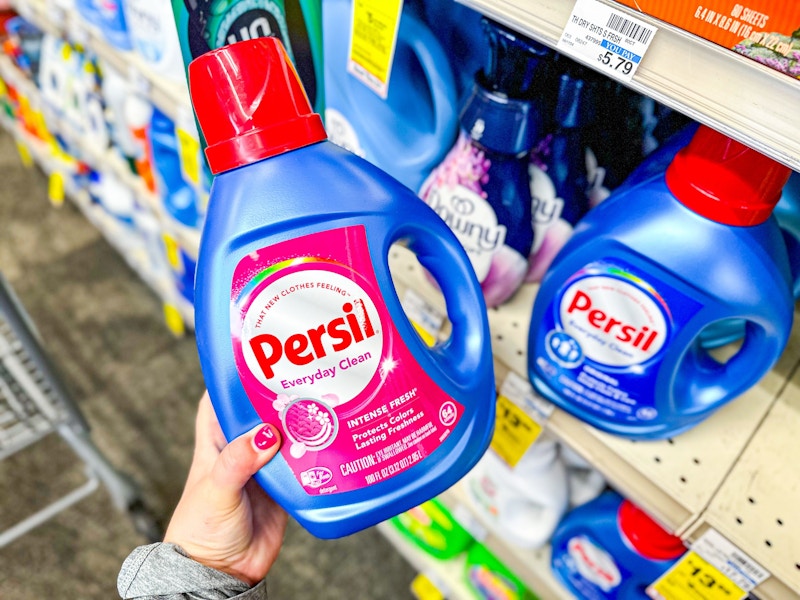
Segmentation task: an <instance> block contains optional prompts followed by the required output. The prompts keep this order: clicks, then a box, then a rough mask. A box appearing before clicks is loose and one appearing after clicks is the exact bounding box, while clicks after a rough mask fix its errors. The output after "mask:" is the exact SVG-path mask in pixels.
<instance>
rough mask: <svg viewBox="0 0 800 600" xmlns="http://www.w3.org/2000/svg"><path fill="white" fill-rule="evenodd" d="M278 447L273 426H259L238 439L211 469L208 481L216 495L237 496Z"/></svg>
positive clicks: (226, 449) (278, 435)
mask: <svg viewBox="0 0 800 600" xmlns="http://www.w3.org/2000/svg"><path fill="white" fill-rule="evenodd" d="M280 446H281V436H280V434H279V433H278V431H277V429H275V427H274V426H272V425H269V424H262V425H258V426H257V427H254V428H253V429H251V430H250V431H248V432H247V433H245V434H244V435H241V436H239V437H238V438H236V439H235V440H233V441H232V442H231V443H230V444H228V445H227V446H225V447H224V448H223V449H222V452H220V454H219V457H218V458H217V460H216V462H215V463H214V466H213V467H212V469H211V481H212V482H213V483H214V485H215V486H216V487H217V488H218V489H219V491H220V492H223V493H230V494H236V495H237V496H238V494H239V493H240V492H241V490H242V488H243V487H244V486H245V484H246V483H247V482H248V481H249V480H250V478H251V477H252V476H253V475H255V474H256V472H257V471H258V470H259V469H260V468H261V467H263V466H264V465H266V464H267V463H268V462H269V461H270V460H271V459H272V458H273V457H274V456H275V455H276V454H277V453H278V449H279V448H280Z"/></svg>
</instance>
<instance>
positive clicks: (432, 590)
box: [411, 573, 445, 600]
mask: <svg viewBox="0 0 800 600" xmlns="http://www.w3.org/2000/svg"><path fill="white" fill-rule="evenodd" d="M411 593H412V594H414V597H415V598H417V599H418V600H445V596H444V594H442V592H441V591H439V588H437V587H436V584H434V583H433V582H432V581H431V580H430V578H428V576H427V575H424V574H423V573H420V574H419V575H417V576H416V577H414V579H413V581H412V582H411Z"/></svg>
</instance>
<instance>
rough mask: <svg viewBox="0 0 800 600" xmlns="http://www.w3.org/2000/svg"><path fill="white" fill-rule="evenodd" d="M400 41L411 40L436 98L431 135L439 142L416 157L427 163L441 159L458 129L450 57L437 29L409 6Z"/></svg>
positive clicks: (402, 17) (454, 85)
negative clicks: (410, 10)
mask: <svg viewBox="0 0 800 600" xmlns="http://www.w3.org/2000/svg"><path fill="white" fill-rule="evenodd" d="M398 43H404V44H407V45H408V47H409V48H411V50H412V51H413V53H414V55H415V56H416V57H417V60H418V61H419V64H420V66H421V67H422V72H423V73H424V74H425V80H426V81H427V83H428V89H429V90H430V92H431V100H432V102H433V118H434V120H433V123H434V126H433V131H432V132H431V133H430V136H431V139H432V140H434V142H435V143H433V144H430V145H429V146H428V147H427V151H426V152H423V153H422V154H421V155H418V156H417V157H416V158H417V160H418V161H420V162H424V163H431V162H438V161H439V160H440V159H441V158H443V157H444V154H445V153H446V152H447V151H448V150H449V149H450V146H451V144H450V143H442V141H443V140H447V141H448V142H449V141H450V140H453V139H455V136H456V131H457V129H458V119H457V114H456V108H455V107H456V104H457V102H458V99H457V98H456V82H455V78H454V76H453V70H452V68H451V67H450V61H449V59H448V58H447V55H446V54H445V52H444V50H443V49H442V46H441V44H440V43H439V40H438V39H437V38H436V36H435V35H434V34H433V32H431V30H430V29H429V28H428V27H427V26H426V25H425V24H423V23H422V22H421V21H420V20H419V19H418V18H417V17H415V16H413V15H412V14H410V12H409V11H407V10H406V11H403V13H402V15H401V17H400V29H399V31H398ZM389 85H391V82H390V84H389Z"/></svg>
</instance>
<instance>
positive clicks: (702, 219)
mask: <svg viewBox="0 0 800 600" xmlns="http://www.w3.org/2000/svg"><path fill="white" fill-rule="evenodd" d="M789 173H790V171H789V169H788V168H786V167H784V166H782V165H780V164H778V163H776V162H775V161H773V160H771V159H769V158H767V157H765V156H763V155H761V154H759V153H758V152H755V151H754V150H751V149H750V148H747V147H746V146H743V145H742V144H740V143H738V142H736V141H733V140H731V139H729V138H727V137H726V136H724V135H722V134H720V133H717V132H715V131H714V130H712V129H709V128H707V127H703V126H701V127H699V128H698V130H697V132H696V133H695V134H694V136H693V137H692V139H691V141H690V142H689V144H688V145H687V146H686V147H685V148H683V149H682V150H681V151H680V152H678V153H677V154H676V155H675V158H674V159H673V160H672V162H671V163H669V166H668V167H667V168H666V171H661V172H660V173H659V172H656V173H655V174H653V175H652V176H650V177H649V178H645V179H643V180H641V181H640V182H639V183H637V184H636V185H632V186H625V189H624V190H623V191H621V193H616V194H613V195H612V196H611V197H610V198H609V199H608V200H606V201H605V202H604V203H602V204H601V205H600V206H598V207H597V208H595V209H594V210H592V211H591V212H590V213H589V214H587V215H586V217H584V218H583V219H582V220H581V221H580V222H579V223H578V226H577V227H576V229H575V233H574V235H573V237H572V238H571V239H570V241H569V242H568V243H567V244H566V245H565V246H564V248H563V249H562V250H561V252H560V253H559V254H558V256H557V257H556V259H555V260H554V261H553V263H552V265H551V267H550V269H549V271H548V272H547V274H546V275H545V277H544V279H543V281H542V285H541V288H540V290H539V293H538V295H537V297H536V301H535V304H534V307H533V316H532V322H531V323H532V324H531V329H530V334H529V341H528V344H529V345H528V357H529V358H528V361H529V364H528V366H529V373H530V377H531V380H532V382H533V384H534V386H535V387H536V389H537V390H538V391H539V392H540V393H541V394H543V395H544V396H546V397H547V398H549V399H550V400H552V401H553V402H554V403H555V404H557V405H558V406H560V407H562V408H564V409H565V410H567V411H569V412H571V413H572V414H574V415H575V416H577V417H579V418H581V419H583V420H584V421H586V422H588V423H590V424H591V425H594V426H595V427H597V428H599V429H602V430H605V431H608V432H611V433H615V434H619V435H623V436H627V437H630V438H641V439H647V438H666V437H670V436H673V435H676V434H678V433H680V432H682V431H684V430H686V429H689V428H690V427H693V426H694V425H697V424H698V423H699V422H701V421H702V420H703V419H705V418H706V417H707V416H709V415H710V414H711V413H712V412H713V411H715V410H716V409H718V408H719V407H721V406H723V405H724V404H726V403H727V402H729V401H731V400H733V399H734V398H736V397H737V396H739V395H740V394H742V393H743V392H745V391H746V390H747V389H749V388H750V387H751V386H753V385H754V384H755V383H756V382H757V381H758V380H759V379H760V378H761V377H762V376H763V375H764V374H765V373H766V372H767V371H768V370H769V369H770V368H772V366H773V364H774V363H775V361H776V360H777V359H778V357H779V356H780V354H781V352H782V351H783V348H784V347H785V345H786V342H787V340H788V337H789V332H790V330H791V326H792V317H793V308H794V301H793V298H792V292H791V275H790V269H789V262H788V257H787V253H786V246H785V244H784V241H783V238H782V235H781V232H780V229H779V227H778V224H777V221H776V219H775V217H774V216H772V210H773V208H774V207H775V204H776V203H777V201H778V199H779V198H780V195H781V189H782V187H783V186H784V184H785V183H786V180H787V179H788V177H789ZM727 319H742V320H743V321H745V322H746V335H745V338H744V341H743V345H742V346H741V348H740V350H739V351H738V353H737V354H735V355H734V356H733V357H732V358H730V360H728V361H727V362H725V363H722V362H718V361H717V360H716V359H715V358H713V357H712V356H711V355H710V354H709V353H708V350H707V349H705V348H703V346H702V344H701V343H700V336H699V334H700V332H701V331H702V330H703V329H704V328H705V327H707V326H709V325H711V324H713V323H715V322H719V321H722V320H727Z"/></svg>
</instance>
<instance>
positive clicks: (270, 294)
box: [240, 267, 384, 405]
mask: <svg viewBox="0 0 800 600" xmlns="http://www.w3.org/2000/svg"><path fill="white" fill-rule="evenodd" d="M254 293H256V294H257V295H256V297H255V298H254V299H253V301H252V303H251V304H250V306H249V307H248V308H247V311H246V313H245V315H244V318H243V321H242V333H241V336H240V343H241V350H242V355H243V357H244V360H245V363H246V365H247V370H248V371H249V374H250V375H251V376H252V377H254V378H255V379H256V380H258V382H259V383H261V384H262V385H264V386H266V387H267V388H268V389H270V390H271V391H273V392H275V393H276V394H286V395H288V396H293V395H297V396H307V397H311V398H325V399H326V402H327V403H328V404H333V405H338V404H342V403H344V402H347V401H349V400H352V399H353V398H354V397H355V396H356V395H358V394H359V393H360V392H361V391H363V390H364V388H365V387H366V386H367V384H368V383H369V382H370V380H371V379H372V378H373V376H374V374H375V372H376V371H377V370H378V366H379V365H380V363H381V356H382V353H383V343H384V342H383V328H382V323H381V318H380V313H379V312H378V309H377V307H376V306H375V304H374V303H373V302H372V300H371V299H370V297H369V295H368V294H367V292H366V291H365V290H364V289H363V288H362V287H361V286H360V285H359V284H358V283H357V282H356V281H354V280H353V279H351V278H348V277H345V276H343V275H340V274H338V273H336V272H332V271H329V270H327V269H325V268H320V267H316V268H313V269H308V270H302V271H295V272H293V273H290V274H288V275H285V276H284V277H279V278H277V279H275V280H274V281H272V282H271V283H270V284H269V285H267V286H265V287H264V288H262V289H260V290H258V291H257V292H254Z"/></svg>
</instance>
